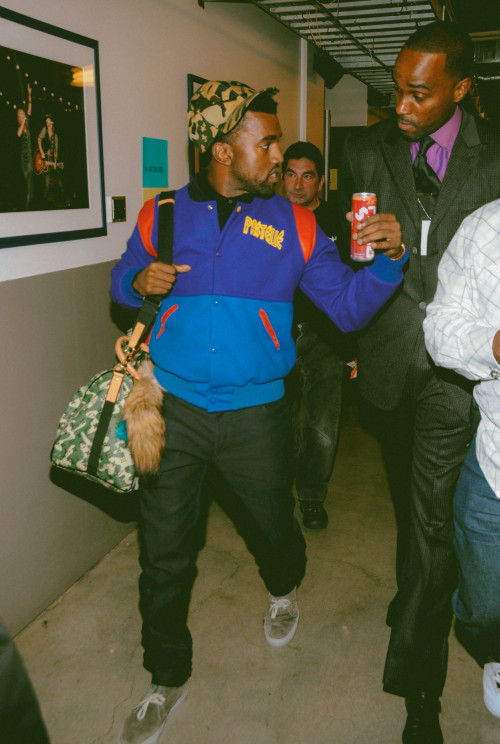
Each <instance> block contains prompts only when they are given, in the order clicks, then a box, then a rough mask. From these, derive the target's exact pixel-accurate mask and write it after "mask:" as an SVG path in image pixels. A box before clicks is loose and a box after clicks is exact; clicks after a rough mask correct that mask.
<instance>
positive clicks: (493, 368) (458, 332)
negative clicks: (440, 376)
mask: <svg viewBox="0 0 500 744" xmlns="http://www.w3.org/2000/svg"><path fill="white" fill-rule="evenodd" d="M438 278H439V281H438V287H437V290H436V295H435V297H434V300H433V301H432V302H431V303H430V305H429V306H428V307H427V317H426V319H425V320H424V332H425V342H426V345H427V349H428V351H429V353H430V355H431V356H432V358H433V359H434V361H435V362H436V364H439V365H440V366H441V367H449V368H451V369H454V370H456V371H457V372H459V373H460V374H461V375H464V377H467V378H468V379H469V380H478V381H479V382H478V384H477V385H476V386H475V388H474V397H475V399H476V401H477V404H478V406H479V408H480V411H481V422H480V424H479V428H478V431H477V440H476V451H477V458H478V462H479V464H480V466H481V469H482V471H483V473H484V475H485V478H486V480H487V481H488V483H489V485H490V486H491V488H492V489H493V491H494V492H495V494H496V495H497V497H499V498H500V365H499V364H498V362H497V361H496V359H495V357H494V356H493V338H494V336H495V333H496V332H497V331H498V330H499V329H500V199H497V200H496V201H494V202H491V203H490V204H486V205H485V206H484V207H481V208H480V209H478V210H476V211H475V212H473V213H472V214H471V215H469V216H468V217H466V218H465V220H464V221H463V222H462V224H461V226H460V228H459V230H458V232H457V233H456V235H455V236H454V238H453V240H452V241H451V243H450V245H449V246H448V249H447V250H446V251H445V253H444V255H443V257H442V259H441V262H440V264H439V271H438Z"/></svg>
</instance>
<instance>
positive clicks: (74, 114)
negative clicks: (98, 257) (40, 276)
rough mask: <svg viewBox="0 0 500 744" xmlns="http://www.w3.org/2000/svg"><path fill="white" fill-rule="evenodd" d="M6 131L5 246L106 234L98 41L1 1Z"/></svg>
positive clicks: (1, 113)
mask: <svg viewBox="0 0 500 744" xmlns="http://www.w3.org/2000/svg"><path fill="white" fill-rule="evenodd" d="M28 112H29V116H26V114H27V113H28ZM23 116H24V119H23V118H22V117H23ZM26 120H27V121H26ZM24 122H26V123H24ZM51 122H52V123H51ZM23 127H24V129H23ZM54 131H55V132H56V133H57V132H58V134H56V138H57V139H55V137H54ZM0 133H1V134H0V174H1V175H0V221H1V223H2V230H1V232H0V248H5V247H11V246H20V245H36V244H38V243H49V242H57V241H64V240H76V239H80V238H91V237H97V236H102V235H106V207H105V191H104V164H103V146H102V122H101V96H100V82H99V48H98V42H97V41H96V40H95V39H89V38H87V37H85V36H81V35H80V34H76V33H74V32H72V31H68V30H65V29H62V28H59V27H57V26H53V25H51V24H48V23H45V22H43V21H39V20H37V19H35V18H30V17H28V16H25V15H22V14H20V13H17V12H15V11H13V10H9V9H7V8H4V7H2V6H0ZM49 133H50V134H51V136H49ZM45 137H47V139H45ZM42 141H43V142H45V143H46V145H48V146H49V147H50V148H52V149H50V150H47V152H44V156H45V159H42V156H41V154H40V153H41V152H43V148H42V145H41V142H42ZM54 142H55V143H56V145H55V149H54ZM46 149H47V148H46ZM54 151H55V156H54V155H50V153H51V152H52V153H53V152H54ZM51 157H52V160H51V159H50V158H51ZM65 161H66V162H65ZM63 168H64V169H63Z"/></svg>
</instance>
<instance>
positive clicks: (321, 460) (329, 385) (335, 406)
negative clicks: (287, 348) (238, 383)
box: [286, 323, 345, 501]
mask: <svg viewBox="0 0 500 744" xmlns="http://www.w3.org/2000/svg"><path fill="white" fill-rule="evenodd" d="M297 328H298V335H297V338H296V342H295V344H296V349H297V362H296V365H295V368H294V369H293V370H292V372H291V373H290V375H289V377H288V378H287V380H286V389H287V397H288V399H289V401H290V409H291V415H292V430H293V439H294V449H295V478H296V486H297V495H298V499H299V501H310V500H315V501H324V500H325V497H326V494H327V491H328V482H329V480H330V477H331V474H332V471H333V465H334V462H335V455H336V453H337V443H338V438H339V430H340V420H341V408H342V386H343V379H344V371H345V362H344V360H343V358H342V357H341V356H340V355H339V354H338V353H337V352H336V351H335V350H334V349H333V348H332V346H331V345H330V344H328V343H327V342H326V341H325V340H324V339H323V338H322V337H321V336H320V335H319V334H318V333H317V332H316V331H315V330H314V328H312V327H311V326H310V325H308V324H307V323H300V324H298V326H297ZM302 402H303V424H302V425H301V405H302Z"/></svg>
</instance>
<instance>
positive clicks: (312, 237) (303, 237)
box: [292, 203, 316, 263]
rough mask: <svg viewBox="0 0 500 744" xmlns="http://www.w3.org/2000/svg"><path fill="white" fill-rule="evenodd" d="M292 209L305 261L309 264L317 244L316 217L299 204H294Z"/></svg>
mask: <svg viewBox="0 0 500 744" xmlns="http://www.w3.org/2000/svg"><path fill="white" fill-rule="evenodd" d="M292 208H293V214H294V217H295V224H296V225H297V232H298V234H299V240H300V247H301V248H302V253H303V254H304V261H305V263H307V262H308V261H309V259H310V258H311V255H312V252H313V250H314V246H315V244H316V217H315V216H314V213H313V212H311V210H310V209H306V208H305V207H301V206H299V205H298V204H293V203H292Z"/></svg>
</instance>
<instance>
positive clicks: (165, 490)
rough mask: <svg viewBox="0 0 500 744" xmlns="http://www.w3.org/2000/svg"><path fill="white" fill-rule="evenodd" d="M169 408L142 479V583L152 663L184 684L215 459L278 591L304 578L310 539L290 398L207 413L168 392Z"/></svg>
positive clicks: (147, 654) (147, 662) (166, 677)
mask: <svg viewBox="0 0 500 744" xmlns="http://www.w3.org/2000/svg"><path fill="white" fill-rule="evenodd" d="M164 416H165V421H166V425H167V446H166V449H165V452H164V455H163V458H162V463H161V467H160V473H159V476H158V477H154V478H143V479H142V482H141V491H140V532H141V540H142V544H141V558H140V560H141V566H142V575H141V578H140V583H139V588H140V601H141V612H142V616H143V633H142V640H143V646H144V666H145V667H146V669H148V670H149V671H150V672H151V673H152V676H153V682H154V683H155V684H163V685H168V686H178V685H181V684H183V683H184V682H185V681H186V680H187V678H188V677H189V676H190V673H191V662H192V639H191V634H190V632H189V630H188V627H187V615H188V609H189V602H190V597H191V590H192V586H193V583H194V579H195V577H196V558H197V554H198V551H199V549H200V548H201V547H202V541H203V540H202V537H200V536H201V535H202V533H203V523H204V519H205V510H204V509H203V504H202V483H203V479H204V476H205V472H206V469H207V465H208V464H209V463H213V464H214V465H215V466H216V467H217V469H218V470H219V471H220V473H221V474H222V475H223V476H224V478H225V480H226V481H227V483H228V484H229V486H230V488H231V489H232V492H233V494H234V499H236V500H238V501H239V504H240V507H241V509H243V510H244V511H245V512H246V522H247V525H248V530H249V531H250V530H251V531H252V541H251V546H252V552H253V554H254V556H255V559H256V562H257V565H258V567H259V573H260V575H261V576H262V578H263V580H264V583H265V585H266V587H267V589H268V591H269V592H271V594H274V595H275V596H282V595H284V594H288V592H290V591H291V590H292V589H293V587H294V586H297V585H298V584H299V583H300V581H301V580H302V578H303V576H304V572H305V542H304V538H303V536H302V533H301V531H300V527H299V525H298V523H297V521H296V520H295V518H294V516H293V508H294V503H293V497H292V495H291V482H290V449H291V448H290V421H289V410H288V405H287V402H286V401H285V399H281V400H279V401H276V402H275V403H269V404H266V405H261V406H254V407H251V408H244V409H241V410H239V411H226V412H223V413H207V412H206V411H205V410H203V409H201V408H197V407H196V406H193V405H190V404H189V403H186V402H185V401H182V400H180V399H179V398H176V397H174V396H172V395H169V394H166V395H165V403H164ZM243 536H244V537H245V535H243ZM249 544H250V542H249ZM242 591H243V587H242Z"/></svg>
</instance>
